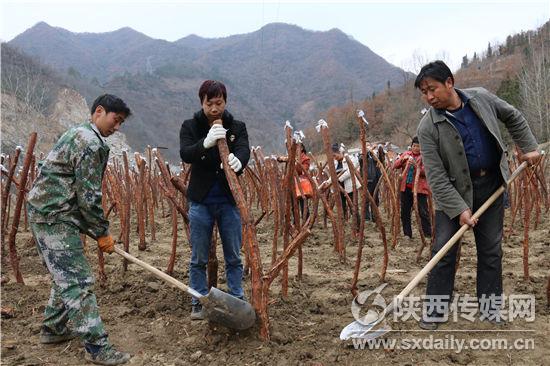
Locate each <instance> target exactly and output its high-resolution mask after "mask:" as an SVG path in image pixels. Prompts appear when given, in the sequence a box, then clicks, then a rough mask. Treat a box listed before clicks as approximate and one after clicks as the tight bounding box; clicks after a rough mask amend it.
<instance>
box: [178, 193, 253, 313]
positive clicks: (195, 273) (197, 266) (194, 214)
mask: <svg viewBox="0 0 550 366" xmlns="http://www.w3.org/2000/svg"><path fill="white" fill-rule="evenodd" d="M189 205H190V206H189V226H190V229H191V247H192V249H191V263H190V264H189V282H190V287H191V288H192V289H194V290H196V291H197V292H199V293H200V294H202V295H206V294H208V284H207V281H206V265H207V264H208V253H209V251H210V244H211V240H212V231H213V229H214V223H217V224H218V230H219V232H220V237H221V240H222V247H223V257H224V261H225V275H226V278H227V287H228V290H229V294H231V295H233V296H235V297H238V298H241V299H242V298H244V291H243V287H242V278H243V265H242V262H241V255H240V253H241V241H242V234H241V215H240V213H239V210H238V208H237V207H236V206H234V205H232V204H230V203H220V204H208V205H204V204H202V203H198V202H189ZM191 303H192V304H193V305H195V304H198V303H199V301H198V300H197V299H196V298H192V300H191Z"/></svg>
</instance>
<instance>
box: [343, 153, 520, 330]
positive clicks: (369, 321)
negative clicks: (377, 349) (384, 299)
mask: <svg viewBox="0 0 550 366" xmlns="http://www.w3.org/2000/svg"><path fill="white" fill-rule="evenodd" d="M526 167H527V162H523V163H522V164H521V165H520V166H519V167H518V168H517V169H516V170H515V171H514V173H513V174H512V176H511V177H510V179H508V181H507V182H506V185H502V186H501V187H499V188H498V189H497V190H496V191H495V193H493V194H492V195H491V197H489V198H488V199H487V201H485V203H483V205H482V206H481V207H480V208H479V209H478V210H477V211H476V212H475V213H474V214H473V216H472V217H473V218H476V219H478V218H479V217H480V216H481V215H482V214H483V213H484V212H485V211H486V210H487V208H489V206H491V205H492V204H493V202H495V200H496V199H497V198H498V197H499V196H500V195H501V194H502V193H503V192H504V191H505V190H506V187H507V186H508V185H509V184H510V183H512V182H513V181H514V180H515V179H516V178H517V177H518V176H519V175H520V173H521V172H522V171H523V170H524V169H525V168H526ZM469 228H470V226H469V225H468V224H464V225H462V227H461V228H460V229H459V230H458V231H457V232H456V234H454V235H453V237H452V238H451V239H449V241H448V242H447V243H446V244H445V245H444V246H443V247H442V248H441V249H440V250H439V251H438V252H437V253H436V254H435V255H434V256H433V258H432V259H431V260H430V261H429V262H428V263H427V264H426V265H425V266H424V268H422V269H421V270H420V272H418V274H417V275H416V276H414V278H413V279H412V280H411V282H409V284H408V285H407V287H405V288H404V289H403V291H401V292H400V293H399V295H397V296H396V297H395V299H394V301H392V302H390V303H389V304H388V306H386V307H385V308H384V310H383V311H382V314H380V315H378V313H377V312H376V311H374V310H369V311H368V312H367V314H366V315H365V316H364V317H363V319H362V320H361V321H354V322H353V323H350V324H348V325H347V326H346V327H345V328H344V329H342V332H341V333H340V339H341V340H347V339H349V338H362V339H367V340H368V339H375V338H378V337H380V336H382V335H383V334H385V333H387V332H389V331H390V330H391V328H390V327H389V326H388V325H387V324H386V323H385V318H386V316H387V315H389V314H391V313H392V312H393V310H394V304H399V303H401V302H402V301H403V299H404V298H405V296H407V295H408V294H409V293H410V292H411V291H412V290H413V289H414V288H415V287H416V285H418V283H419V282H420V280H422V278H423V277H424V276H425V275H426V274H428V272H430V271H431V270H432V268H434V267H435V265H436V264H437V263H438V262H439V261H440V260H441V258H443V257H444V256H445V254H447V252H448V251H449V250H450V249H451V248H452V247H453V245H455V244H456V242H457V241H458V240H459V239H460V238H461V237H462V235H464V233H465V232H466V231H467V230H468V229H469ZM379 324H381V326H380V327H379V329H374V327H376V326H377V325H379Z"/></svg>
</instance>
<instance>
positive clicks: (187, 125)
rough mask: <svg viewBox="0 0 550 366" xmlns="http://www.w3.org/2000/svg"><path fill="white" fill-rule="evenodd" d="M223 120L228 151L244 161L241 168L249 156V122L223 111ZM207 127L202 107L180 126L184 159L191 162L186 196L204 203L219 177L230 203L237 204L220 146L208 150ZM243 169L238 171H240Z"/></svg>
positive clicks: (181, 153)
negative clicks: (220, 152)
mask: <svg viewBox="0 0 550 366" xmlns="http://www.w3.org/2000/svg"><path fill="white" fill-rule="evenodd" d="M222 121H223V127H224V128H225V129H227V130H228V131H227V134H226V139H227V145H228V146H229V151H230V152H232V153H233V154H234V155H235V156H236V157H237V158H238V159H239V160H240V161H241V163H242V166H243V167H242V169H244V168H245V167H246V164H248V160H249V159H250V146H249V143H248V133H247V132H246V125H245V124H244V123H243V122H241V121H237V120H236V119H233V116H232V115H231V113H229V112H228V111H224V112H223V115H222ZM208 130H210V126H209V124H208V119H207V118H206V115H205V114H204V112H203V111H202V109H201V110H200V111H199V112H197V113H195V115H194V116H193V119H188V120H186V121H184V122H183V124H182V125H181V129H180V156H181V160H183V162H185V163H190V164H191V178H190V181H189V187H188V189H187V198H188V199H189V200H191V201H195V202H202V200H204V198H205V197H206V195H207V194H208V191H210V188H212V185H213V184H214V182H215V181H216V180H218V181H219V182H220V185H221V187H222V189H223V190H224V192H226V193H227V195H228V196H229V198H230V200H231V202H232V203H233V204H235V199H234V198H233V195H232V194H231V190H230V189H229V184H228V183H227V178H226V177H225V174H224V172H223V169H221V168H220V164H221V160H220V154H219V151H218V147H217V146H214V147H212V148H210V149H205V148H204V146H203V142H204V138H205V137H206V135H207V134H208ZM242 169H241V171H239V172H238V173H237V174H241V173H242Z"/></svg>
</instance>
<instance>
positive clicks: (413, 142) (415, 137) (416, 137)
mask: <svg viewBox="0 0 550 366" xmlns="http://www.w3.org/2000/svg"><path fill="white" fill-rule="evenodd" d="M419 143H420V142H418V136H414V137H413V138H412V141H411V146H412V144H419Z"/></svg>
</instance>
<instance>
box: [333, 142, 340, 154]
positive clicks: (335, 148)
mask: <svg viewBox="0 0 550 366" xmlns="http://www.w3.org/2000/svg"><path fill="white" fill-rule="evenodd" d="M331 148H332V152H333V153H337V152H340V144H339V143H337V142H335V143H334V144H332V146H331Z"/></svg>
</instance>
